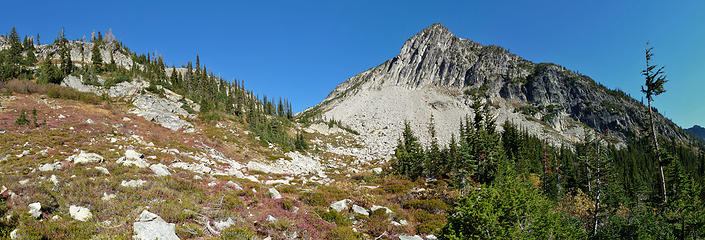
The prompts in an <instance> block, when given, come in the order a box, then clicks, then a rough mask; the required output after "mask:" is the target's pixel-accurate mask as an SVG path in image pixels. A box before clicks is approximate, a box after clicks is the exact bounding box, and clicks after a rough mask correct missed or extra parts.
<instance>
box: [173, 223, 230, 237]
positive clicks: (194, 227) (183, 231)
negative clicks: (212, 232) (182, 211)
mask: <svg viewBox="0 0 705 240" xmlns="http://www.w3.org/2000/svg"><path fill="white" fill-rule="evenodd" d="M226 231H227V230H226ZM176 235H177V236H179V237H181V238H185V239H192V238H198V237H202V236H203V231H201V226H199V225H198V224H195V223H184V224H181V225H177V226H176Z"/></svg>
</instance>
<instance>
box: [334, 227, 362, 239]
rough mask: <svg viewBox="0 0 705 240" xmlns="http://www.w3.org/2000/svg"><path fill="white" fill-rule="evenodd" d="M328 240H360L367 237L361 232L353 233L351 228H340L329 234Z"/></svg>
mask: <svg viewBox="0 0 705 240" xmlns="http://www.w3.org/2000/svg"><path fill="white" fill-rule="evenodd" d="M327 239H340V240H358V239H365V236H364V235H363V234H362V233H360V232H356V231H353V230H352V229H351V228H349V227H344V228H340V227H339V228H336V229H333V230H331V231H330V232H328V238H327Z"/></svg>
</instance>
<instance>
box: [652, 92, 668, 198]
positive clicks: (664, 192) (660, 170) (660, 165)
mask: <svg viewBox="0 0 705 240" xmlns="http://www.w3.org/2000/svg"><path fill="white" fill-rule="evenodd" d="M647 102H648V103H649V104H648V105H649V120H650V121H651V136H652V137H653V140H654V150H655V154H656V159H657V161H658V168H659V172H660V173H661V191H663V203H666V202H668V198H667V197H666V179H665V178H664V177H663V164H662V163H661V151H660V150H659V148H658V138H657V137H656V126H655V125H654V114H653V110H651V100H647Z"/></svg>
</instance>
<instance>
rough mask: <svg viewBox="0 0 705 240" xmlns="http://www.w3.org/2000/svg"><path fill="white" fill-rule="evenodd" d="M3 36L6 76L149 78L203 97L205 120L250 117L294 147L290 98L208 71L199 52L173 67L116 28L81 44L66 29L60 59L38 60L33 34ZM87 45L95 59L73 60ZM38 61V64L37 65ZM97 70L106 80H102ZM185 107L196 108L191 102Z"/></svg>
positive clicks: (0, 68) (109, 81)
mask: <svg viewBox="0 0 705 240" xmlns="http://www.w3.org/2000/svg"><path fill="white" fill-rule="evenodd" d="M3 39H5V41H6V42H8V43H9V44H8V45H9V46H10V47H9V48H8V49H4V50H2V51H0V81H2V82H4V81H7V80H9V79H28V80H31V79H36V80H37V82H38V83H53V84H59V83H61V81H62V80H63V79H64V78H65V77H67V76H69V75H71V74H73V75H81V76H83V82H84V84H89V85H100V86H104V87H111V86H113V85H115V84H119V83H121V82H125V81H131V80H132V79H134V78H139V79H144V80H146V81H149V83H150V86H149V87H148V88H147V89H146V90H147V91H150V92H153V93H156V94H163V93H164V90H163V88H166V89H169V90H171V91H173V92H176V93H178V94H181V95H183V96H185V97H187V98H189V99H191V100H193V101H194V102H196V103H198V104H199V105H200V109H199V110H200V111H199V112H200V117H201V118H202V119H204V120H214V119H220V118H221V117H223V116H234V117H237V119H241V120H242V121H243V122H245V123H247V124H248V126H249V128H250V130H251V131H252V132H253V133H255V134H256V135H257V136H259V137H260V140H261V141H263V142H268V143H276V144H279V145H281V147H282V148H283V149H285V150H291V149H294V148H295V145H294V143H295V139H294V138H293V137H292V136H290V135H289V134H288V133H287V132H286V128H287V126H289V125H290V124H291V122H292V120H293V117H294V116H293V111H292V108H291V102H290V101H288V100H287V99H283V98H279V99H278V101H276V102H275V100H274V99H273V98H268V97H267V96H264V97H262V98H261V99H259V98H258V97H257V96H256V95H255V94H254V93H253V92H252V91H251V90H247V89H245V84H244V81H238V80H233V81H227V80H225V79H223V78H222V77H219V76H216V75H215V74H214V73H213V72H209V71H208V69H207V67H206V66H205V65H203V64H201V61H200V57H199V56H198V55H197V56H196V62H195V64H194V63H192V62H191V61H189V62H188V63H187V64H186V66H181V67H180V68H177V67H176V66H173V65H172V66H171V67H168V66H167V65H166V64H165V62H164V59H163V57H162V56H160V55H158V54H157V53H147V54H137V53H136V52H133V51H131V50H129V49H128V48H127V47H125V46H124V45H123V44H122V43H121V42H119V41H117V40H115V37H114V36H113V35H112V33H110V34H109V35H108V37H105V38H104V37H103V35H102V34H101V33H100V32H98V33H97V34H93V35H92V36H91V39H90V40H91V44H92V45H88V44H78V46H73V45H76V44H74V43H73V42H71V41H69V40H68V39H66V37H65V35H64V31H63V30H62V31H61V32H60V33H59V34H58V36H57V38H56V39H55V41H54V42H53V43H52V45H54V46H55V47H56V48H58V55H59V59H53V58H52V57H51V55H50V56H49V57H47V59H39V61H38V60H37V59H36V56H35V51H36V49H35V48H34V42H33V38H32V37H25V41H24V43H22V42H20V41H19V37H18V34H17V32H16V31H15V28H14V27H13V28H12V31H11V32H10V34H9V35H8V37H5V36H3ZM80 41H85V39H84V40H80ZM84 46H90V48H91V49H90V52H91V59H82V61H81V62H80V63H79V64H74V62H72V60H71V49H72V47H78V48H80V49H79V50H81V52H83V48H84ZM117 53H121V54H120V55H121V56H127V57H129V58H130V60H132V63H133V64H128V63H125V60H126V59H120V61H121V64H118V63H116V59H115V58H116V55H117ZM82 56H83V55H82ZM74 60H75V59H74ZM37 62H39V64H38V65H39V68H38V70H35V69H34V66H35V65H36V64H37ZM105 62H107V64H106V63H105ZM126 66H130V67H126ZM128 68H129V69H128ZM98 76H100V77H101V78H102V79H104V81H103V82H100V81H98ZM158 86H161V87H163V88H161V87H158ZM183 108H184V109H186V110H187V111H189V112H191V113H195V111H194V109H192V108H191V107H190V106H189V105H188V104H186V102H184V104H183Z"/></svg>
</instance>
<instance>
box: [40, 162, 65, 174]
mask: <svg viewBox="0 0 705 240" xmlns="http://www.w3.org/2000/svg"><path fill="white" fill-rule="evenodd" d="M59 169H61V162H55V163H47V164H42V165H41V166H39V171H40V172H49V171H54V170H59Z"/></svg>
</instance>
